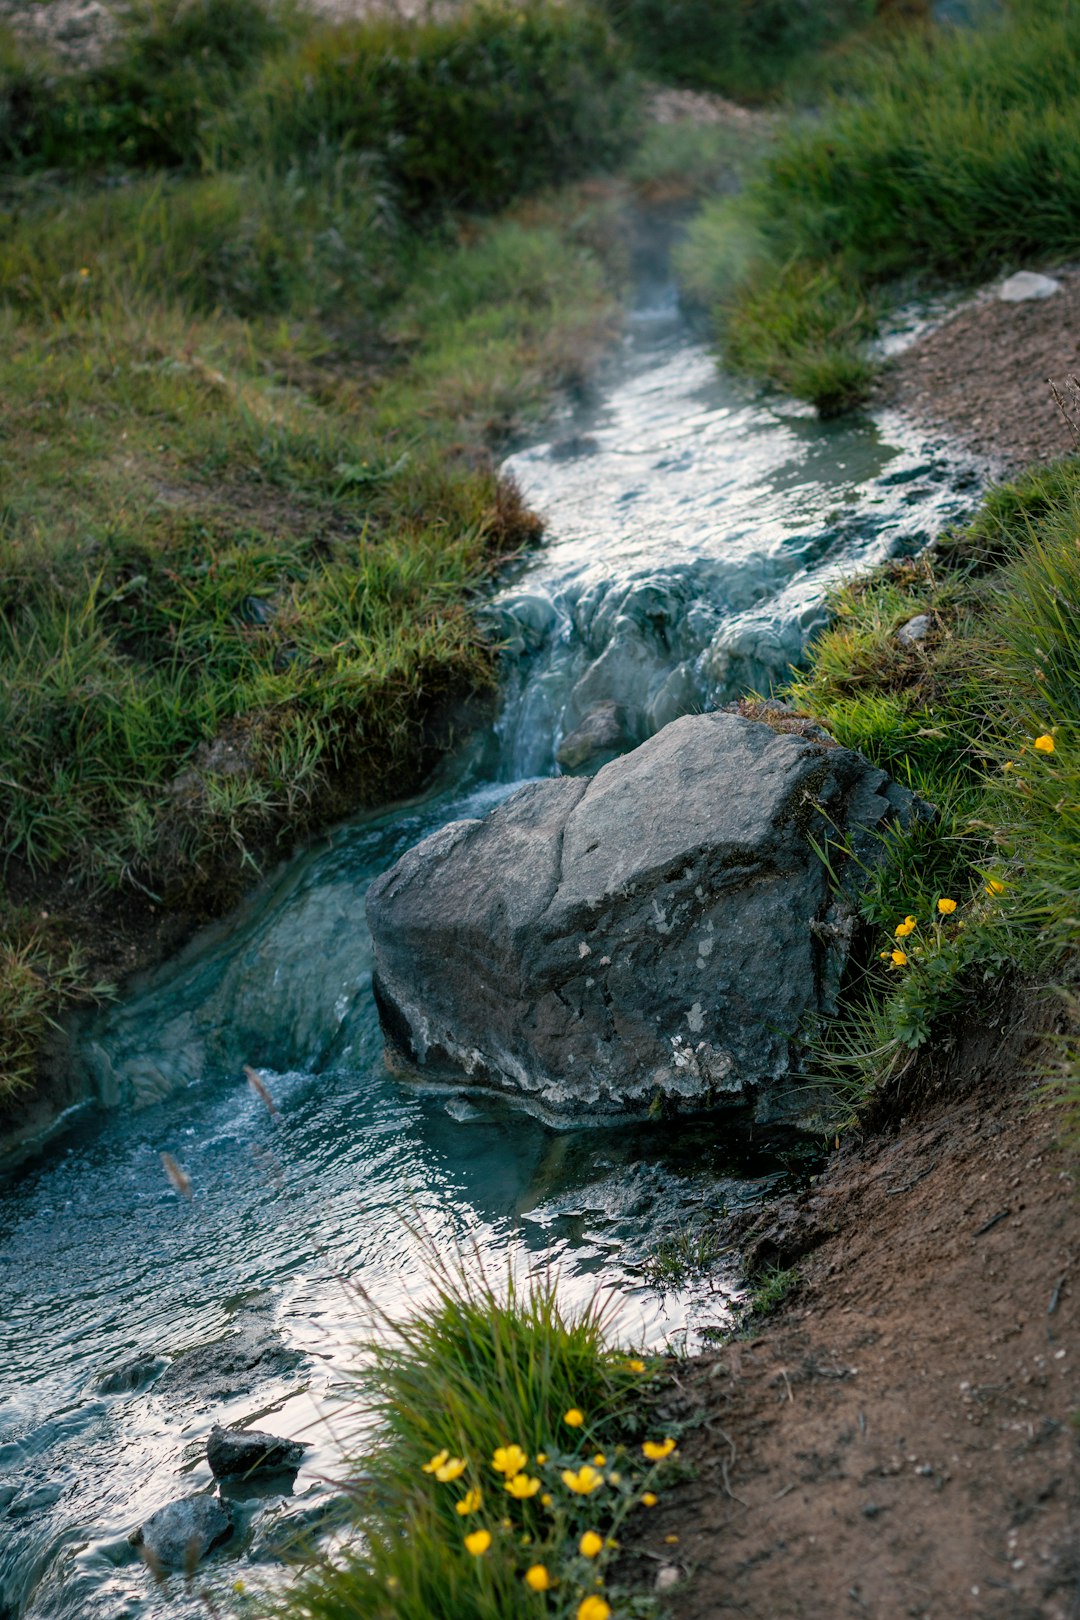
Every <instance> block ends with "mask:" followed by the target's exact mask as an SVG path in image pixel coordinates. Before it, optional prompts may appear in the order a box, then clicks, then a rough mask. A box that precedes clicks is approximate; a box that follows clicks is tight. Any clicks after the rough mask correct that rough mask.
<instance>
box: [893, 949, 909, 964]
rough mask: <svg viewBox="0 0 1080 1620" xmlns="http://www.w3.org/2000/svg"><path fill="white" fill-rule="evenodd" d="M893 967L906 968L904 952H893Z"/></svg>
mask: <svg viewBox="0 0 1080 1620" xmlns="http://www.w3.org/2000/svg"><path fill="white" fill-rule="evenodd" d="M891 961H892V965H893V967H907V954H906V952H904V951H893V953H892V957H891Z"/></svg>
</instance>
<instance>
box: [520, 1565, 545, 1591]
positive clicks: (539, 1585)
mask: <svg viewBox="0 0 1080 1620" xmlns="http://www.w3.org/2000/svg"><path fill="white" fill-rule="evenodd" d="M525 1585H526V1586H531V1587H532V1589H533V1591H534V1592H546V1591H547V1590H548V1588H549V1587H550V1586H551V1576H550V1575H549V1574H548V1572H547V1570H546V1569H545V1567H544V1565H543V1564H534V1565H533V1566H532V1568H531V1569H527V1570H526V1571H525Z"/></svg>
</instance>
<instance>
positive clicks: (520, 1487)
mask: <svg viewBox="0 0 1080 1620" xmlns="http://www.w3.org/2000/svg"><path fill="white" fill-rule="evenodd" d="M503 1489H504V1490H507V1491H509V1492H510V1495H511V1496H516V1497H517V1499H518V1501H519V1502H523V1501H524V1500H525V1498H526V1497H528V1496H535V1495H536V1493H537V1491H538V1490H539V1489H540V1481H539V1480H538V1479H531V1478H530V1477H529V1475H528V1474H511V1475H510V1478H509V1479H508V1480H507V1481H506V1484H505V1485H504V1487H503Z"/></svg>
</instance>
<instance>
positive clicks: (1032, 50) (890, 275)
mask: <svg viewBox="0 0 1080 1620" xmlns="http://www.w3.org/2000/svg"><path fill="white" fill-rule="evenodd" d="M846 74H847V77H848V87H847V89H846V91H845V92H844V93H843V94H840V95H838V96H835V97H833V98H832V100H831V101H830V102H829V104H828V105H827V106H826V108H825V110H824V114H823V116H816V117H814V118H813V119H809V120H807V119H801V118H795V119H792V120H791V121H790V123H789V126H788V128H787V130H786V132H785V133H783V134H782V135H781V136H780V137H779V138H778V140H777V142H776V144H775V145H774V147H773V148H772V150H771V151H770V153H769V154H768V156H767V157H766V159H765V161H764V163H763V165H762V168H761V170H760V172H759V174H758V175H757V177H756V178H755V179H754V180H753V182H752V183H751V184H750V185H749V186H748V187H747V188H746V190H745V191H744V193H743V194H742V195H741V196H739V197H738V198H722V199H719V200H717V201H715V202H713V203H712V204H711V205H709V207H707V208H706V209H705V210H704V211H703V214H702V216H701V218H700V219H699V220H698V221H697V222H696V224H695V225H694V227H693V228H692V230H691V233H690V237H689V239H688V241H687V243H686V246H685V249H684V251H683V255H682V261H681V264H682V272H681V273H682V275H683V277H684V279H685V282H686V285H687V288H688V291H689V292H690V293H691V295H692V296H694V297H695V298H697V299H698V300H699V301H701V302H702V303H703V304H705V305H706V306H707V307H708V308H710V309H711V310H712V311H713V313H714V315H715V318H716V321H717V324H718V326H719V327H720V329H721V330H722V332H723V333H724V335H725V341H726V343H727V346H728V349H729V352H730V354H731V356H732V358H733V359H734V360H735V362H736V363H737V364H740V365H742V366H744V367H745V368H746V369H748V370H750V371H753V372H755V373H757V374H758V375H761V376H765V377H768V378H770V379H772V380H773V381H775V382H777V383H778V384H780V385H781V386H782V387H784V388H787V389H790V390H791V391H792V392H795V393H797V394H799V395H800V396H802V397H803V398H806V399H809V400H812V401H813V402H814V403H815V404H817V405H818V406H819V407H820V409H821V410H822V412H823V413H825V414H828V413H830V412H835V411H837V410H840V409H844V408H847V407H848V406H850V405H851V404H853V403H857V401H858V400H859V399H860V398H861V397H863V395H864V394H865V390H866V385H867V382H868V380H869V377H870V375H871V369H872V368H871V365H870V363H869V361H868V359H867V357H866V352H865V348H864V342H865V339H866V338H867V337H868V336H869V335H870V333H871V331H872V329H873V325H874V318H875V313H876V311H877V309H878V308H879V307H880V305H881V302H882V300H883V298H884V297H885V296H886V294H887V293H888V291H889V289H890V287H891V286H892V284H894V283H895V282H896V281H897V280H898V279H899V278H908V284H909V286H910V280H911V278H915V279H916V280H919V279H921V280H922V281H923V283H924V284H925V280H926V278H928V277H936V278H949V279H950V280H953V281H956V280H959V281H970V280H973V279H978V278H984V277H986V276H987V275H989V274H992V273H993V272H994V271H996V270H998V269H999V268H1002V267H1015V266H1016V265H1017V264H1020V263H1025V262H1028V263H1031V262H1034V263H1045V262H1048V261H1049V262H1055V261H1060V260H1062V259H1064V258H1067V257H1068V256H1070V255H1073V254H1075V253H1076V251H1077V249H1078V247H1080V137H1078V135H1077V129H1078V127H1080V15H1078V14H1077V13H1076V11H1075V9H1073V8H1070V7H1062V6H1060V5H1057V4H1054V3H1052V0H1015V3H1014V4H1012V5H1011V6H1010V7H1008V8H1007V10H1006V11H1005V13H1004V15H1003V17H1002V18H1001V19H999V20H997V21H994V20H992V19H989V20H987V21H986V22H985V23H984V25H983V26H981V27H980V28H978V29H974V30H955V31H953V30H948V29H937V30H930V29H920V30H918V31H916V32H912V33H909V34H908V35H907V36H903V37H900V38H897V39H894V40H892V41H891V42H890V44H889V45H888V46H887V47H879V48H878V49H876V50H874V51H873V52H870V53H868V54H867V55H865V56H863V57H861V58H858V59H855V60H848V61H847V63H846Z"/></svg>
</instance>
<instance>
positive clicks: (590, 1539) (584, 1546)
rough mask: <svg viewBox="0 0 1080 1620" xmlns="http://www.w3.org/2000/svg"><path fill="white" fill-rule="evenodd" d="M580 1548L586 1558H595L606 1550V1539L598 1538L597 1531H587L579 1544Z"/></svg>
mask: <svg viewBox="0 0 1080 1620" xmlns="http://www.w3.org/2000/svg"><path fill="white" fill-rule="evenodd" d="M578 1547H579V1548H580V1550H581V1551H582V1552H583V1553H584V1555H585V1557H586V1558H595V1557H596V1555H597V1553H599V1552H603V1550H604V1538H603V1536H598V1535H597V1533H596V1531H595V1530H586V1532H585V1534H584V1535H583V1536H582V1538H581V1540H580V1541H579V1542H578Z"/></svg>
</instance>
